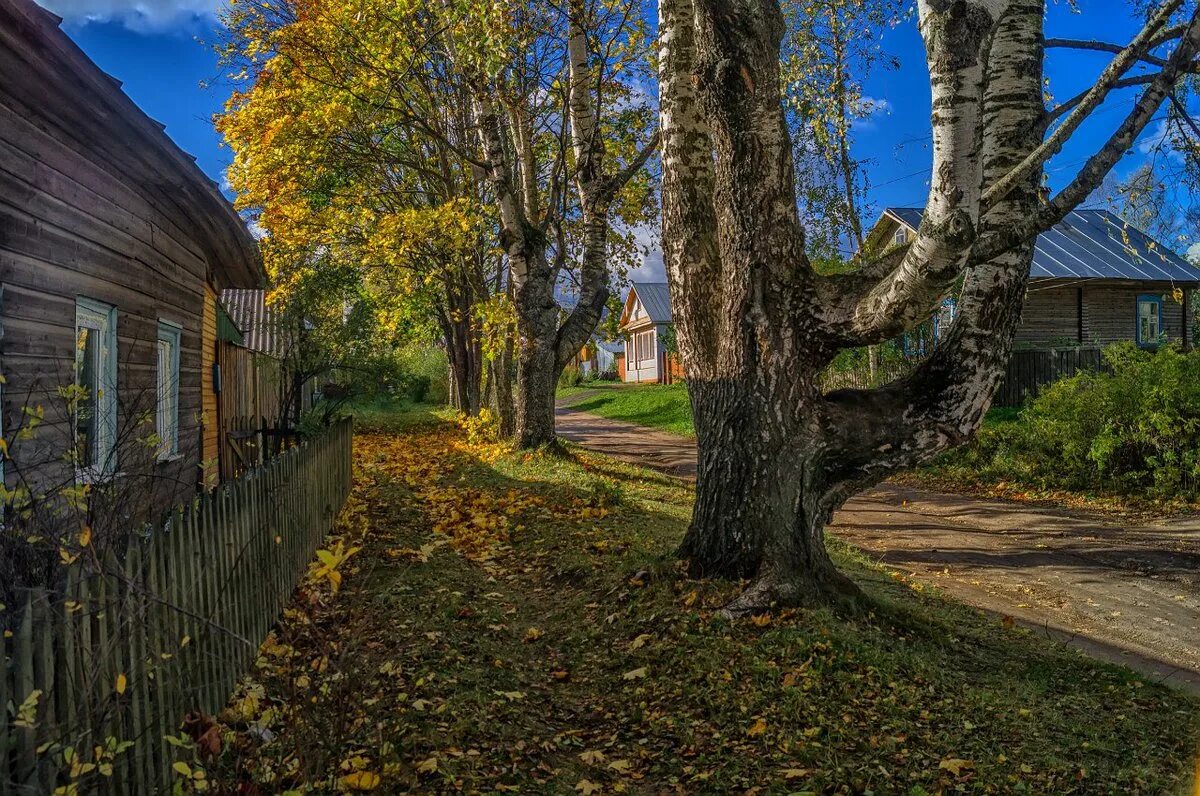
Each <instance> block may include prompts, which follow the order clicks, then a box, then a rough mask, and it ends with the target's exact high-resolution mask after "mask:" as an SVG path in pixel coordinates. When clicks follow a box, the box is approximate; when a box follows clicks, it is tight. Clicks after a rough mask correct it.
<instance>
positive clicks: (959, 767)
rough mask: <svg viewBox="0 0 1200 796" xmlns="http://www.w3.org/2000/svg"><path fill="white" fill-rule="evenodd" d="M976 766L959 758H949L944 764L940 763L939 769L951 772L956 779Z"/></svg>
mask: <svg viewBox="0 0 1200 796" xmlns="http://www.w3.org/2000/svg"><path fill="white" fill-rule="evenodd" d="M974 767H975V764H974V763H973V762H971V761H970V760H963V759H962V758H959V757H947V758H945V759H944V760H942V762H940V763H938V768H939V769H941V770H942V771H949V772H950V773H951V774H953V775H954V776H956V777H961V776H962V772H963V771H964V770H966V769H972V768H974Z"/></svg>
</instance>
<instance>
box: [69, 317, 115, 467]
mask: <svg viewBox="0 0 1200 796" xmlns="http://www.w3.org/2000/svg"><path fill="white" fill-rule="evenodd" d="M116 328H117V311H116V309H115V308H113V307H111V306H109V305H107V304H101V303H99V302H96V301H91V300H90V299H84V298H81V299H79V300H78V301H77V302H76V305H75V386H76V388H77V394H76V396H75V398H74V405H73V410H74V420H75V423H74V426H75V455H76V463H77V465H78V467H79V469H80V470H81V471H82V472H85V473H89V474H92V475H100V474H104V473H111V472H112V471H113V469H114V465H115V464H116V461H115V459H116V457H115V455H114V454H115V451H114V448H115V445H116V436H117V361H116V351H117V338H116Z"/></svg>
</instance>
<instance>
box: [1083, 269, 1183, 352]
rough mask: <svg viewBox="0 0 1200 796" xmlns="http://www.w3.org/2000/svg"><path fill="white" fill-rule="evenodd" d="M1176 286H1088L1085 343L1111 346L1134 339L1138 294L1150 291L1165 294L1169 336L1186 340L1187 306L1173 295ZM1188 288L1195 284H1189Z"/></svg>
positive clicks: (1084, 296)
mask: <svg viewBox="0 0 1200 796" xmlns="http://www.w3.org/2000/svg"><path fill="white" fill-rule="evenodd" d="M1172 287H1173V286H1172V285H1171V284H1169V283H1165V282H1142V283H1136V284H1100V285H1088V286H1086V287H1084V289H1083V334H1084V342H1086V343H1098V344H1099V345H1102V346H1104V345H1108V344H1109V343H1115V342H1117V341H1119V340H1132V339H1134V331H1135V329H1136V319H1137V297H1138V296H1140V295H1143V294H1146V293H1149V294H1152V295H1160V296H1163V297H1164V298H1163V304H1162V314H1163V330H1164V331H1165V332H1166V333H1167V339H1168V340H1170V341H1172V342H1182V339H1183V305H1182V304H1181V303H1179V302H1177V301H1175V300H1174V299H1173V298H1172V297H1171V290H1172ZM1185 287H1191V286H1190V285H1187V286H1185Z"/></svg>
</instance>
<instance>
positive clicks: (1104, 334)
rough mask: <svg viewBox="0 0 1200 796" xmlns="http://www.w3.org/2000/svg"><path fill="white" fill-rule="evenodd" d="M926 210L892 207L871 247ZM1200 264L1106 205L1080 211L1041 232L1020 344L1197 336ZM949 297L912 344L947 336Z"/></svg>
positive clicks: (897, 237)
mask: <svg viewBox="0 0 1200 796" xmlns="http://www.w3.org/2000/svg"><path fill="white" fill-rule="evenodd" d="M920 223H921V210H920V209H917V208H911V207H889V208H888V209H887V210H885V211H884V212H883V216H882V217H881V218H880V219H879V221H878V222H876V224H875V226H874V227H873V228H872V229H871V231H870V233H869V235H868V237H867V242H866V249H867V250H868V251H873V252H882V251H884V250H886V249H887V248H888V247H889V246H892V245H895V244H903V243H906V242H907V241H909V240H911V239H912V238H913V237H914V236H915V235H916V232H917V228H918V227H919V226H920ZM1198 284H1200V268H1197V267H1196V266H1194V265H1192V264H1191V263H1189V262H1188V261H1187V260H1185V259H1183V258H1182V257H1180V256H1179V255H1177V254H1175V253H1174V252H1173V251H1171V249H1170V248H1169V247H1168V246H1165V245H1163V244H1162V243H1161V242H1159V241H1155V240H1153V239H1151V238H1150V237H1149V236H1147V235H1146V234H1145V233H1144V232H1142V231H1141V230H1138V229H1136V228H1134V227H1131V226H1129V225H1128V224H1126V223H1125V222H1123V221H1122V220H1121V219H1120V218H1118V217H1117V216H1115V215H1113V214H1112V213H1110V212H1108V211H1107V210H1076V211H1074V212H1072V213H1070V214H1069V215H1068V216H1067V217H1066V218H1065V219H1063V220H1062V221H1061V222H1059V223H1058V224H1057V225H1056V226H1055V227H1054V228H1053V229H1051V230H1049V231H1048V232H1044V233H1042V234H1041V235H1040V236H1039V237H1038V239H1037V244H1036V247H1035V249H1034V254H1033V265H1032V267H1031V269H1030V273H1029V289H1028V293H1027V294H1026V297H1025V306H1024V309H1023V311H1022V314H1021V323H1020V325H1019V326H1018V327H1017V332H1016V347H1017V348H1018V349H1021V348H1053V347H1062V346H1071V345H1084V346H1093V345H1094V346H1104V345H1107V344H1109V343H1115V342H1117V341H1120V340H1132V341H1134V342H1135V343H1137V344H1138V345H1140V346H1143V347H1148V348H1151V347H1154V346H1157V345H1159V344H1160V343H1162V342H1166V341H1172V342H1178V343H1180V344H1182V345H1184V346H1188V345H1191V344H1192V343H1193V341H1192V339H1191V337H1192V330H1191V329H1190V328H1189V326H1190V324H1189V323H1188V322H1186V320H1185V319H1188V318H1190V317H1191V314H1192V313H1191V308H1190V307H1189V306H1188V303H1189V301H1191V295H1190V294H1191V292H1192V290H1193V289H1195V288H1196V287H1197V285H1198ZM956 309H957V308H956V303H955V299H954V298H953V297H950V298H947V299H946V300H945V301H943V303H942V306H941V308H940V309H939V311H938V312H937V313H936V314H935V316H934V318H933V319H932V320H931V322H930V323H929V324H927V325H926V326H925V327H924V328H923V329H921V330H918V331H917V332H916V333H915V334H910V335H908V336H906V338H905V340H904V345H905V349H906V351H907V352H908V353H910V354H915V355H919V354H923V353H926V352H927V349H928V348H929V346H931V345H936V342H937V340H939V339H940V338H941V337H942V336H944V335H945V333H946V331H947V330H948V329H949V325H950V323H952V322H953V320H954V316H955V313H956Z"/></svg>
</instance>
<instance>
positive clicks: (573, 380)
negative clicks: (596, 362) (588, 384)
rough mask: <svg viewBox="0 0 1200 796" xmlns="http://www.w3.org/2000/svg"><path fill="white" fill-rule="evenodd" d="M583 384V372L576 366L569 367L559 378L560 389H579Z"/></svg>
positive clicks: (564, 369)
mask: <svg viewBox="0 0 1200 796" xmlns="http://www.w3.org/2000/svg"><path fill="white" fill-rule="evenodd" d="M580 384H583V372H582V371H581V370H580V369H579V367H578V366H576V365H567V366H566V367H565V368H563V372H562V375H560V376H559V377H558V386H559V387H578V386H579V385H580Z"/></svg>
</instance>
